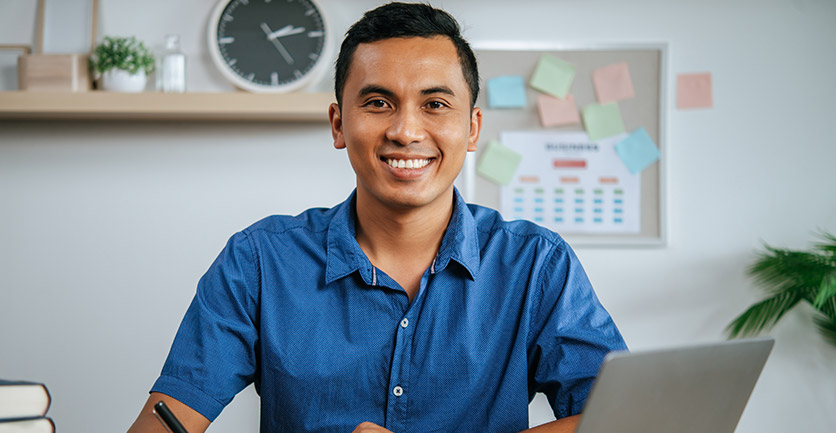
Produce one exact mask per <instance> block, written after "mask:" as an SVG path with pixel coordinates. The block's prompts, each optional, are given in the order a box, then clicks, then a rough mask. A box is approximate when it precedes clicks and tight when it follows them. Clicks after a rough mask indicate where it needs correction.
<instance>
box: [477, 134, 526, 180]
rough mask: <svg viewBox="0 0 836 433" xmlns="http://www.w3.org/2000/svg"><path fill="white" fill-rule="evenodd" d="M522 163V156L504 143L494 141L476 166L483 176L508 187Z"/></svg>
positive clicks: (483, 152) (489, 144)
mask: <svg viewBox="0 0 836 433" xmlns="http://www.w3.org/2000/svg"><path fill="white" fill-rule="evenodd" d="M520 161H522V155H520V154H519V153H517V152H515V151H514V150H513V149H511V148H510V147H506V146H503V145H502V143H500V142H498V141H495V140H492V141H491V142H490V143H488V147H487V148H486V149H485V150H484V151H482V158H481V159H480V160H479V165H477V166H476V172H477V173H479V174H480V175H481V176H483V177H485V178H487V179H489V180H492V181H494V182H496V183H498V184H500V185H508V183H510V182H511V179H512V178H513V177H514V173H515V172H516V171H517V167H518V166H519V165H520Z"/></svg>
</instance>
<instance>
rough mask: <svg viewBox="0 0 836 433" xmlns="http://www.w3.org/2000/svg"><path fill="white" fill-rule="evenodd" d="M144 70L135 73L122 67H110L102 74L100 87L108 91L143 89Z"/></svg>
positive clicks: (144, 80)
mask: <svg viewBox="0 0 836 433" xmlns="http://www.w3.org/2000/svg"><path fill="white" fill-rule="evenodd" d="M145 82H146V77H145V71H144V70H142V69H140V70H139V71H138V72H136V73H135V74H131V73H130V72H128V71H126V70H123V69H111V70H109V71H105V72H104V73H103V74H102V89H104V90H107V91H108V92H127V93H138V92H141V91H143V90H145Z"/></svg>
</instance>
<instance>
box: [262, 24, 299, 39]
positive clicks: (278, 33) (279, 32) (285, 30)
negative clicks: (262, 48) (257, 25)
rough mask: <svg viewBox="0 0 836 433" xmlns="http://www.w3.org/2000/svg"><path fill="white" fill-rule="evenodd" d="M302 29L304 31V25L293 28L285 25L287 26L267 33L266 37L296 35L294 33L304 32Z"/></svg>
mask: <svg viewBox="0 0 836 433" xmlns="http://www.w3.org/2000/svg"><path fill="white" fill-rule="evenodd" d="M304 31H305V28H304V27H296V28H294V27H293V26H287V27H282V28H281V29H279V30H276V31H275V32H273V33H270V34H269V35H267V38H268V39H276V38H282V37H285V36H290V35H296V34H299V33H302V32H304Z"/></svg>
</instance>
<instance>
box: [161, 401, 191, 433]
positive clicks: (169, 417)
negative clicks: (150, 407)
mask: <svg viewBox="0 0 836 433" xmlns="http://www.w3.org/2000/svg"><path fill="white" fill-rule="evenodd" d="M153 412H154V415H155V416H156V417H157V419H158V420H160V422H161V423H163V425H164V426H165V429H166V430H168V431H170V432H172V433H189V432H187V431H186V428H185V427H183V424H180V421H178V420H177V417H176V416H174V414H173V413H171V410H169V408H168V406H166V405H165V403H163V402H162V401H158V402H157V404H155V405H154V411H153Z"/></svg>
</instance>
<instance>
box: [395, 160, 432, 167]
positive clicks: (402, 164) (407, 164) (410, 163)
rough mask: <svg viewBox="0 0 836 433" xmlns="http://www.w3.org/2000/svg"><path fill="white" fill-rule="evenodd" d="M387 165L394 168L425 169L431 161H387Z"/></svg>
mask: <svg viewBox="0 0 836 433" xmlns="http://www.w3.org/2000/svg"><path fill="white" fill-rule="evenodd" d="M386 163H387V164H389V165H390V166H391V167H392V168H424V167H426V166H427V164H429V163H430V160H429V159H387V160H386Z"/></svg>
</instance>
